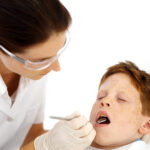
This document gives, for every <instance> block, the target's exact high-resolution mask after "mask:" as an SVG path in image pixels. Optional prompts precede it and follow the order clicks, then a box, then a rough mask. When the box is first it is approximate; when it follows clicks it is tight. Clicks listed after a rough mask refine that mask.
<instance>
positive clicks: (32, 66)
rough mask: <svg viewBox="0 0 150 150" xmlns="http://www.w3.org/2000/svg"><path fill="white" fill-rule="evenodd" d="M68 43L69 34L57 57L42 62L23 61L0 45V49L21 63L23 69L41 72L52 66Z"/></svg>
mask: <svg viewBox="0 0 150 150" xmlns="http://www.w3.org/2000/svg"><path fill="white" fill-rule="evenodd" d="M69 41H70V38H69V33H68V32H67V33H66V41H65V44H64V46H63V47H62V48H61V49H60V50H59V51H58V53H57V55H56V56H54V57H52V58H50V59H46V60H43V61H39V62H33V61H30V60H25V59H22V58H20V57H18V56H16V55H15V54H13V53H11V52H10V51H8V50H7V49H6V48H4V47H3V46H2V45H0V48H1V50H2V51H3V52H5V53H6V54H7V55H9V56H10V57H12V58H14V59H16V60H17V61H19V62H21V63H22V64H24V67H25V68H27V69H29V70H43V69H45V68H48V67H49V66H50V65H51V64H53V63H54V62H55V61H56V60H57V59H58V58H59V57H60V55H61V54H62V53H63V52H64V51H65V49H66V47H67V46H68V43H69Z"/></svg>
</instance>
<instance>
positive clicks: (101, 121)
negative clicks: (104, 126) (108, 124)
mask: <svg viewBox="0 0 150 150" xmlns="http://www.w3.org/2000/svg"><path fill="white" fill-rule="evenodd" d="M105 121H106V118H100V119H99V120H98V121H97V123H99V124H100V123H103V122H105Z"/></svg>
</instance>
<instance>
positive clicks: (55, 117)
mask: <svg viewBox="0 0 150 150" xmlns="http://www.w3.org/2000/svg"><path fill="white" fill-rule="evenodd" d="M49 118H50V119H56V120H66V121H70V120H72V119H73V118H66V117H58V116H49ZM89 122H91V123H96V122H93V121H89Z"/></svg>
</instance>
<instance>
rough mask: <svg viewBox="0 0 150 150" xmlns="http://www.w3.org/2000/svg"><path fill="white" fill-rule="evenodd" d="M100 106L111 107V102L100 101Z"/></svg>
mask: <svg viewBox="0 0 150 150" xmlns="http://www.w3.org/2000/svg"><path fill="white" fill-rule="evenodd" d="M99 107H100V108H101V107H110V103H109V102H100V104H99Z"/></svg>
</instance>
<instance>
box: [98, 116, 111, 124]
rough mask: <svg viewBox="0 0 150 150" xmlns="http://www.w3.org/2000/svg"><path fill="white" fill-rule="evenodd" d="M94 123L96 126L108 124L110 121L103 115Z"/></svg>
mask: <svg viewBox="0 0 150 150" xmlns="http://www.w3.org/2000/svg"><path fill="white" fill-rule="evenodd" d="M96 122H97V123H98V124H109V123H110V120H109V118H108V117H107V116H104V115H101V116H99V118H98V119H97V120H96Z"/></svg>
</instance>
